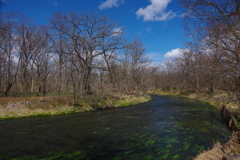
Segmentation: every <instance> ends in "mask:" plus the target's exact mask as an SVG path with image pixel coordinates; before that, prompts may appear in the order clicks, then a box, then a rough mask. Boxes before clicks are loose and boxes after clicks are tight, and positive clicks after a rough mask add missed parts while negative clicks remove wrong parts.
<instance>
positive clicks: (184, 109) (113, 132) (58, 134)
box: [0, 95, 231, 160]
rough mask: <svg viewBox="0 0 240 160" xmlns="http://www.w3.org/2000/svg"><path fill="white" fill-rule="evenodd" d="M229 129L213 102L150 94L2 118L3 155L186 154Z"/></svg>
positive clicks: (133, 156) (208, 144)
mask: <svg viewBox="0 0 240 160" xmlns="http://www.w3.org/2000/svg"><path fill="white" fill-rule="evenodd" d="M230 133H231V132H230V130H229V129H228V126H227V124H226V122H225V121H224V119H223V118H222V117H221V116H220V114H219V111H218V110H217V109H216V108H215V107H214V106H211V105H209V104H207V103H203V102H200V101H197V100H192V99H187V98H182V97H175V96H159V95H152V100H151V101H149V102H147V103H143V104H138V105H133V106H128V107H121V108H112V109H107V110H99V111H92V112H84V113H76V114H69V115H59V116H44V117H32V118H22V119H9V120H1V121H0V142H1V143H0V159H14V158H18V159H24V160H25V159H48V160H55V159H56V160H57V159H84V160H85V159H89V160H95V159H97V160H106V159H109V160H110V159H111V160H113V159H114V160H120V159H123V160H125V159H133V160H135V159H136V160H139V159H146V160H148V159H149V160H155V159H156V160H158V159H163V160H164V159H166V160H168V159H169V160H170V159H177V160H179V159H180V160H181V159H182V160H186V159H188V158H191V157H195V156H196V155H197V154H199V153H200V152H201V151H203V150H206V149H209V148H211V147H212V145H213V144H214V143H215V142H218V141H219V142H221V143H224V142H225V141H226V140H227V139H228V137H229V135H230Z"/></svg>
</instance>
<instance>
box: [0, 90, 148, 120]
mask: <svg viewBox="0 0 240 160" xmlns="http://www.w3.org/2000/svg"><path fill="white" fill-rule="evenodd" d="M150 99H151V98H150V97H149V96H141V97H131V96H124V97H123V98H121V99H118V98H114V97H112V96H108V97H106V96H105V97H103V96H102V97H100V96H95V97H90V96H89V97H87V98H86V99H85V100H81V99H79V100H78V101H77V103H76V104H73V103H72V96H71V95H60V96H46V97H18V98H0V119H11V118H22V117H32V116H45V115H60V114H70V113H77V112H85V111H92V110H98V109H105V108H113V107H123V106H128V105H133V104H138V103H143V102H146V101H148V100H150Z"/></svg>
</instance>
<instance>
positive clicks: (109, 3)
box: [99, 0, 124, 10]
mask: <svg viewBox="0 0 240 160" xmlns="http://www.w3.org/2000/svg"><path fill="white" fill-rule="evenodd" d="M123 3H124V0H106V1H105V2H103V3H102V4H101V5H100V6H99V9H101V10H103V9H107V8H112V7H118V6H119V5H120V4H123Z"/></svg>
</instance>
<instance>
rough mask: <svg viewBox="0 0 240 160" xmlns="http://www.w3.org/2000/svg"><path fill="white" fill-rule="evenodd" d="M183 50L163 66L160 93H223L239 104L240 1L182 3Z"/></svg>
mask: <svg viewBox="0 0 240 160" xmlns="http://www.w3.org/2000/svg"><path fill="white" fill-rule="evenodd" d="M182 6H183V7H185V8H186V9H187V13H186V14H185V18H184V22H185V27H186V31H187V35H186V39H187V40H186V41H185V42H186V48H187V49H185V50H183V53H182V55H181V57H178V58H175V59H174V60H171V61H168V62H166V63H165V65H164V66H165V69H163V70H162V71H161V72H162V73H161V74H160V75H161V77H162V78H160V80H161V81H162V82H161V83H160V84H161V87H160V88H164V89H167V90H169V89H177V90H191V91H203V90H205V91H206V90H207V91H208V92H209V93H213V92H214V90H216V89H218V90H224V91H227V92H228V93H229V95H232V96H233V97H234V98H235V99H236V100H240V7H239V6H240V1H239V0H221V1H220V0H182Z"/></svg>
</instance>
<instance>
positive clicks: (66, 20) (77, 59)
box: [0, 12, 152, 98]
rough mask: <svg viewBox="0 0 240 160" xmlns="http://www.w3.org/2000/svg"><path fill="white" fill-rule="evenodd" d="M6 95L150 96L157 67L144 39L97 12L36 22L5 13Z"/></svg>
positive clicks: (2, 91)
mask: <svg viewBox="0 0 240 160" xmlns="http://www.w3.org/2000/svg"><path fill="white" fill-rule="evenodd" d="M0 23H1V24H0V26H1V28H0V29H1V30H0V95H1V96H5V97H7V96H9V95H11V96H16V95H20V96H28V95H31V94H35V95H46V94H48V93H58V94H63V93H73V95H74V98H76V97H80V98H83V96H84V95H89V94H112V95H115V96H122V95H124V94H127V93H133V92H134V93H135V94H136V95H139V94H144V93H145V92H146V91H147V89H148V87H147V86H148V84H149V82H148V81H147V78H149V77H150V73H151V70H152V68H151V67H150V66H149V64H150V61H149V60H148V59H147V58H146V57H145V56H144V52H145V48H144V45H143V43H142V42H141V41H140V40H139V39H137V38H134V40H133V41H132V42H129V40H128V39H127V36H126V35H125V33H124V28H120V27H118V26H117V24H116V23H115V22H113V21H112V20H110V19H108V18H106V17H103V16H99V15H97V14H95V13H87V12H84V13H81V14H78V13H56V14H54V15H53V16H52V17H51V18H49V24H48V25H36V24H34V23H33V21H32V20H31V19H29V18H28V17H26V16H24V15H23V14H21V13H16V12H2V13H1V21H0Z"/></svg>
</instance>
